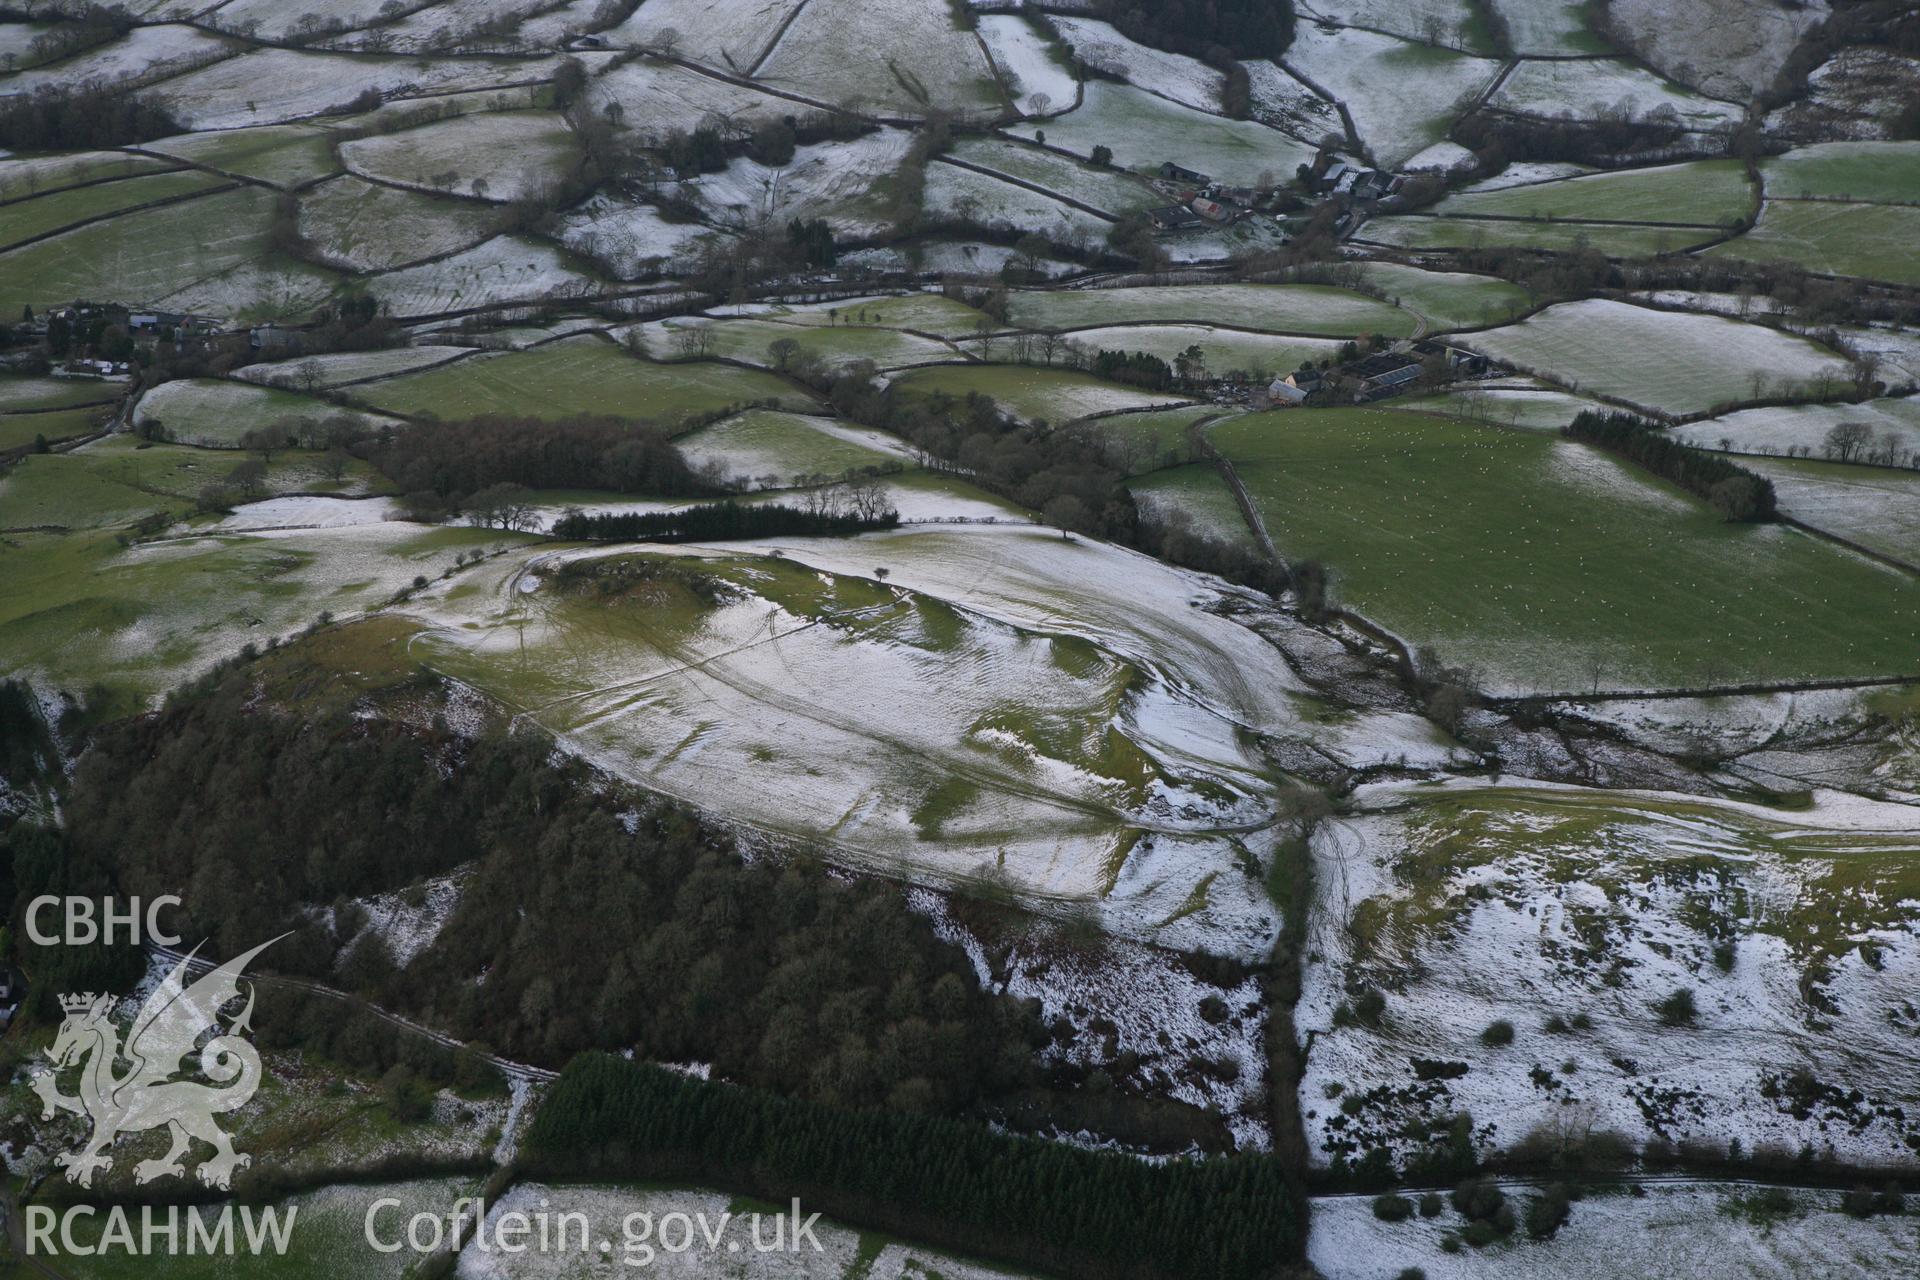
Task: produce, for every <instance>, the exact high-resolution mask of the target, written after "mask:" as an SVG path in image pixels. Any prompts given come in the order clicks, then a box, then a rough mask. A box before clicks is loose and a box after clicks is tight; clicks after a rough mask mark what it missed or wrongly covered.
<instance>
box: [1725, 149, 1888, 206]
mask: <svg viewBox="0 0 1920 1280" xmlns="http://www.w3.org/2000/svg"><path fill="white" fill-rule="evenodd" d="M1760 175H1761V177H1762V179H1763V180H1764V181H1765V183H1766V188H1767V194H1768V195H1769V196H1827V197H1831V198H1838V199H1844V200H1870V201H1875V202H1878V203H1882V204H1920V142H1822V143H1818V144H1816V145H1814V146H1811V147H1796V148H1794V149H1793V150H1792V151H1789V152H1787V154H1785V155H1783V156H1768V157H1767V158H1766V159H1764V160H1762V161H1761V162H1760Z"/></svg>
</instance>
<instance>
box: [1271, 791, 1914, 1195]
mask: <svg viewBox="0 0 1920 1280" xmlns="http://www.w3.org/2000/svg"><path fill="white" fill-rule="evenodd" d="M1916 844H1920V809H1914V808H1909V807H1906V806H1901V805H1892V804H1878V803H1875V802H1872V801H1865V800H1861V799H1859V798H1857V797H1840V796H1835V795H1833V794H1831V793H1826V794H1823V795H1817V796H1816V797H1815V804H1814V806H1813V808H1811V809H1809V810H1807V811H1805V812H1782V811H1777V810H1772V809H1766V808H1762V807H1761V806H1758V805H1740V804H1723V803H1715V802H1711V801H1702V800H1697V799H1692V798H1686V797H1678V796H1668V795H1663V794H1661V793H1650V792H1601V791H1592V790H1587V789H1583V788H1576V787H1559V786H1547V785H1540V784H1535V785H1531V786H1512V785H1509V786H1506V787H1484V788H1478V789H1476V788H1474V787H1472V786H1469V785H1466V784H1462V785H1458V786H1449V787H1443V788H1438V789H1426V788H1421V787H1417V786H1400V785H1396V786H1387V785H1377V786H1369V787H1363V788H1361V789H1360V791H1359V792H1358V793H1357V794H1356V796H1355V798H1354V804H1353V811H1352V815H1351V816H1349V817H1344V818H1339V819H1334V820H1331V821H1329V822H1327V823H1325V824H1323V825H1322V826H1321V828H1320V829H1319V830H1318V831H1317V832H1316V834H1315V836H1314V840H1313V846H1312V849H1313V856H1314V860H1315V863H1316V871H1315V883H1316V892H1317V899H1316V902H1315V905H1314V908H1313V918H1312V921H1311V924H1310V928H1309V934H1310V943H1309V950H1310V952H1311V953H1312V954H1313V955H1314V956H1315V957H1316V958H1315V959H1314V960H1313V961H1312V962H1311V963H1310V964H1309V966H1308V969H1307V974H1306V978H1305V982H1304V987H1303V994H1302V998H1301V1001H1300V1004H1299V1006H1298V1007H1297V1009H1296V1015H1295V1016H1296V1024H1297V1026H1298V1028H1299V1030H1300V1034H1301V1035H1302V1036H1303V1037H1310V1038H1311V1043H1312V1049H1311V1054H1310V1056H1309V1060H1308V1068H1307V1072H1306V1076H1305V1079H1304V1080H1303V1082H1302V1091H1301V1100H1302V1107H1303V1110H1304V1112H1305V1119H1306V1124H1307V1131H1308V1135H1309V1145H1310V1149H1311V1151H1312V1156H1313V1159H1314V1160H1315V1161H1316V1162H1317V1163H1322V1164H1324V1163H1328V1162H1330V1161H1331V1160H1333V1159H1334V1158H1335V1157H1337V1156H1345V1157H1347V1158H1354V1157H1356V1156H1357V1155H1358V1154H1359V1153H1361V1152H1363V1151H1365V1150H1367V1149H1369V1148H1373V1147H1385V1148H1387V1149H1388V1150H1390V1151H1391V1152H1392V1153H1393V1154H1394V1155H1395V1157H1396V1158H1397V1159H1404V1158H1405V1157H1406V1156H1408V1155H1409V1154H1411V1153H1412V1152H1414V1151H1416V1150H1418V1149H1420V1148H1421V1147H1422V1146H1423V1145H1424V1142H1425V1136H1424V1135H1426V1134H1427V1133H1430V1132H1436V1131H1444V1128H1445V1125H1446V1124H1447V1123H1448V1121H1449V1120H1450V1119H1451V1117H1452V1116H1453V1115H1455V1114H1457V1113H1459V1112H1461V1111H1466V1112H1470V1113H1471V1114H1472V1116H1473V1119H1474V1123H1475V1126H1476V1128H1475V1141H1476V1144H1477V1145H1480V1146H1482V1147H1485V1148H1500V1149H1505V1148H1510V1147H1512V1146H1513V1145H1514V1144H1515V1143H1517V1142H1520V1141H1522V1140H1523V1139H1525V1138H1527V1137H1528V1136H1529V1135H1532V1134H1551V1133H1555V1132H1558V1130H1559V1128H1560V1127H1561V1126H1565V1125H1567V1124H1569V1123H1572V1124H1574V1125H1576V1126H1577V1127H1578V1128H1581V1129H1587V1128H1590V1129H1592V1130H1595V1131H1612V1132H1615V1133H1618V1134H1620V1135H1622V1136H1623V1137H1625V1138H1626V1139H1628V1140H1629V1141H1632V1142H1636V1143H1639V1142H1645V1141H1648V1140H1651V1139H1654V1138H1663V1139H1666V1140H1670V1141H1675V1142H1679V1141H1695V1142H1705V1143H1708V1144H1710V1145H1714V1146H1716V1147H1717V1148H1718V1149H1720V1150H1725V1148H1726V1144H1727V1143H1728V1142H1729V1141H1730V1140H1732V1139H1736V1138H1737V1139H1739V1140H1740V1142H1741V1143H1742V1145H1743V1147H1744V1149H1745V1150H1747V1151H1750V1152H1751V1151H1755V1150H1758V1149H1760V1148H1762V1147H1766V1148H1768V1149H1770V1150H1781V1149H1784V1151H1786V1152H1788V1153H1792V1152H1795V1151H1798V1150H1799V1149H1800V1148H1801V1147H1802V1146H1803V1145H1805V1146H1810V1147H1811V1148H1812V1149H1813V1150H1814V1151H1815V1152H1816V1153H1819V1152H1822V1151H1825V1150H1832V1151H1833V1152H1834V1153H1835V1154H1837V1155H1838V1156H1839V1157H1840V1158H1841V1159H1843V1160H1851V1161H1857V1162H1860V1163H1868V1164H1871V1163H1892V1162H1899V1161H1906V1160H1911V1158H1912V1155H1913V1152H1914V1151H1915V1150H1920V1123H1916V1122H1915V1121H1914V1120H1912V1119H1909V1118H1908V1117H1909V1116H1910V1115H1912V1113H1913V1108H1914V1102H1915V1100H1916V1098H1920V1060H1916V1058H1915V1057H1914V1055H1913V1053H1912V1044H1913V1041H1914V1038H1915V1036H1916V1035H1920V1014H1917V1013H1916V1012H1915V1010H1914V1006H1913V1004H1912V1003H1911V998H1910V994H1909V989H1908V984H1910V983H1911V982H1912V981H1913V980H1914V977H1915V976H1916V975H1920V899H1916V898H1914V897H1913V896H1912V895H1911V893H1910V891H1909V890H1906V889H1903V888H1902V887H1901V885H1900V883H1899V880H1898V872H1897V871H1895V870H1894V868H1897V867H1898V866H1900V865H1903V863H1904V862H1907V861H1910V860H1911V859H1912V857H1913V850H1914V848H1915V846H1916ZM1860 859H1877V860H1883V861H1881V862H1877V863H1871V864H1869V865H1884V866H1886V867H1887V868H1888V871H1887V872H1885V873H1883V875H1884V876H1886V877H1887V878H1885V879H1876V878H1874V877H1873V876H1868V877H1866V878H1865V879H1864V881H1862V880H1861V879H1860V878H1858V877H1857V876H1856V875H1855V874H1854V873H1852V872H1850V871H1849V870H1848V867H1849V865H1850V864H1851V863H1853V862H1854V861H1856V860H1860ZM1850 884H1854V885H1858V888H1851V889H1850V888H1847V887H1844V886H1847V885H1850ZM1369 987H1371V988H1375V989H1378V990H1380V991H1382V992H1384V994H1385V1008H1384V1011H1383V1012H1382V1013H1381V1015H1380V1016H1379V1018H1378V1020H1377V1022H1375V1023H1372V1024H1369V1023H1368V1022H1367V1021H1366V1020H1365V1019H1364V1018H1362V1017H1358V1016H1354V1015H1352V1014H1350V1013H1349V1014H1342V1013H1341V1012H1340V1010H1341V1009H1342V1008H1343V1007H1345V1008H1349V1009H1350V1008H1351V1007H1353V1002H1354V1001H1356V999H1357V995H1358V993H1359V992H1360V991H1362V990H1363V989H1366V988H1369ZM1682 989H1686V990H1689V991H1691V992H1692V993H1693V999H1694V1003H1695V1008H1696V1010H1697V1012H1696V1013H1695V1014H1694V1015H1693V1017H1691V1018H1682V1019H1667V1018H1664V1017H1663V1015H1662V1014H1661V1013H1660V1012H1659V1011H1658V1009H1657V1006H1658V1005H1660V1004H1661V1002H1663V1001H1665V1000H1666V999H1667V998H1668V997H1670V996H1672V995H1673V993H1674V992H1676V991H1678V990H1682ZM1496 1020H1506V1021H1508V1022H1510V1023H1511V1024H1512V1026H1513V1028H1514V1033H1515V1034H1514V1038H1513V1041H1512V1043H1510V1044H1507V1045H1499V1044H1489V1043H1487V1042H1485V1041H1484V1040H1483V1039H1482V1034H1481V1033H1482V1032H1483V1031H1484V1030H1485V1029H1486V1028H1487V1027H1489V1026H1490V1025H1492V1024H1493V1023H1494V1022H1495V1021H1496ZM1554 1020H1558V1021H1554ZM1856 1090H1857V1091H1858V1092H1854V1091H1856ZM1428 1126H1433V1128H1431V1129H1430V1128H1429V1127H1428ZM1416 1135H1417V1136H1416Z"/></svg>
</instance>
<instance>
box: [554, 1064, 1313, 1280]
mask: <svg viewBox="0 0 1920 1280" xmlns="http://www.w3.org/2000/svg"><path fill="white" fill-rule="evenodd" d="M522 1159H523V1161H524V1163H525V1166H526V1168H527V1169H528V1170H529V1172H531V1173H532V1174H534V1175H535V1176H538V1177H594V1178H606V1177H620V1178H634V1177H639V1178H645V1179H648V1180H656V1179H670V1180H676V1181H678V1180H682V1179H694V1180H699V1181H703V1182H717V1183H719V1184H720V1185H722V1186H725V1187H727V1188H728V1189H730V1190H736V1191H742V1192H745V1193H747V1194H751V1195H757V1196H761V1197H763V1198H766V1199H770V1200H782V1201H783V1200H785V1199H786V1198H787V1197H789V1196H798V1197H799V1199H800V1201H801V1203H802V1204H803V1205H805V1206H806V1207H807V1209H808V1210H818V1211H821V1212H825V1213H830V1214H834V1215H836V1216H839V1217H844V1218H846V1219H849V1220H851V1221H853V1222H856V1223H859V1224H860V1225H862V1226H865V1227H873V1228H877V1229H879V1230H884V1231H891V1232H896V1233H899V1234H902V1235H907V1236H911V1237H913V1238H915V1239H918V1240H923V1241H926V1242H928V1243H929V1244H933V1245H938V1246H944V1247H947V1248H952V1249H959V1250H962V1251H965V1252H967V1253H973V1254H981V1253H984V1254H988V1255H990V1256H993V1257H996V1258H1000V1259H1004V1260H1007V1261H1010V1262H1013V1263H1016V1264H1018V1265H1022V1266H1031V1267H1036V1268H1041V1269H1044V1270H1047V1271H1051V1272H1054V1273H1056V1274H1059V1275H1062V1276H1069V1277H1075V1278H1076V1280H1077V1278H1079V1277H1087V1278H1088V1280H1094V1278H1097V1280H1157V1278H1158V1277H1174V1276H1180V1277H1186V1276H1192V1277H1206V1278H1207V1280H1252V1278H1254V1277H1267V1276H1274V1275H1277V1274H1279V1273H1280V1272H1281V1271H1282V1269H1283V1268H1284V1267H1285V1266H1286V1265H1287V1264H1289V1263H1292V1262H1295V1261H1297V1260H1298V1259H1299V1257H1300V1254H1301V1250H1302V1244H1303V1232H1302V1230H1301V1224H1302V1220H1303V1213H1302V1201H1301V1198H1300V1197H1299V1195H1298V1193H1297V1189H1296V1186H1295V1182H1294V1179H1293V1177H1292V1175H1291V1172H1290V1171H1289V1170H1288V1168H1287V1166H1286V1165H1285V1164H1284V1163H1283V1162H1282V1161H1280V1160H1278V1159H1276V1158H1274V1157H1272V1156H1263V1155H1255V1156H1234V1157H1229V1158H1217V1159H1207V1160H1185V1159H1176V1160H1171V1161H1168V1162H1166V1163H1164V1164H1150V1163H1147V1162H1145V1161H1142V1160H1139V1159H1137V1158H1135V1157H1133V1156H1129V1155H1125V1154H1122V1153H1119V1152H1109V1151H1088V1150H1084V1149H1082V1148H1079V1147H1074V1146H1070V1145H1067V1144H1065V1143H1058V1142H1047V1141H1041V1140H1038V1139H1033V1138H1022V1137H1015V1136H1012V1135H1009V1134H1005V1133H997V1132H994V1131H993V1130H990V1129H987V1128H985V1127H983V1126H981V1125H977V1124H965V1123H960V1122H957V1121H953V1120H947V1119H943V1118H940V1117H933V1116H916V1115H906V1114H901V1113H899V1112H883V1111H873V1110H863V1109H851V1108H845V1107H840V1106H833V1105H827V1104H822V1103H817V1102H808V1101H801V1100H795V1099H789V1098H779V1097H774V1096H771V1095H768V1094H764V1093H753V1092H750V1091H747V1090H744V1089H738V1088H734V1087H731V1086H728V1085H721V1084H711V1083H708V1082H706V1081H703V1080H691V1079H687V1078H685V1077H682V1076H679V1075H676V1074H674V1073H671V1072H667V1071H663V1070H661V1069H660V1068H657V1067H651V1066H646V1065H642V1064H638V1063H634V1062H629V1061H626V1060H624V1059H621V1058H616V1057H612V1056H610V1055H607V1054H590V1055H585V1056H583V1057H580V1058H577V1059H575V1060H574V1061H573V1062H572V1063H570V1064H568V1067H567V1069H566V1071H565V1072H564V1073H562V1075H561V1077H560V1080H559V1082H558V1083H556V1084H555V1085H554V1087H553V1090H552V1092H551V1093H549V1094H548V1096H547V1098H546V1100H545V1101H544V1102H543V1103H542V1104H541V1107H540V1111H539V1113H538V1114H537V1115H536V1116H535V1118H534V1121H533V1124H532V1125H531V1126H530V1127H529V1129H528V1131H527V1138H526V1143H525V1146H524V1148H523V1151H522Z"/></svg>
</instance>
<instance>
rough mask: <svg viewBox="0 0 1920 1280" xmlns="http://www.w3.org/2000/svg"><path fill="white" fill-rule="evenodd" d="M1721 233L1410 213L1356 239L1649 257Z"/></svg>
mask: <svg viewBox="0 0 1920 1280" xmlns="http://www.w3.org/2000/svg"><path fill="white" fill-rule="evenodd" d="M1719 234H1720V233H1719V232H1718V231H1714V230H1710V229H1706V228H1702V229H1699V230H1688V229H1686V228H1684V227H1642V226H1621V225H1616V224H1613V223H1602V222H1528V221H1524V220H1520V219H1510V220H1506V221H1500V220H1495V219H1491V218H1435V217H1427V216H1423V215H1409V216H1406V217H1398V218H1376V219H1374V220H1373V221H1371V222H1368V223H1367V224H1366V225H1365V226H1363V227H1361V228H1360V230H1359V232H1358V233H1357V234H1356V236H1355V239H1358V240H1368V241H1372V242H1373V243H1375V244H1386V245H1394V246H1396V247H1399V248H1403V249H1489V248H1501V247H1508V248H1515V249H1544V250H1548V251H1550V252H1554V253H1571V252H1574V251H1576V250H1580V249H1597V250H1599V251H1600V252H1601V253H1604V254H1605V255H1607V256H1608V257H1609V258H1645V257H1651V256H1653V255H1655V254H1662V253H1678V252H1679V251H1680V250H1682V249H1686V248H1690V247H1692V246H1694V245H1697V244H1703V243H1705V242H1706V241H1708V240H1712V239H1713V238H1715V237H1716V236H1718V235H1719Z"/></svg>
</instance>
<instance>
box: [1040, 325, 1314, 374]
mask: <svg viewBox="0 0 1920 1280" xmlns="http://www.w3.org/2000/svg"><path fill="white" fill-rule="evenodd" d="M1073 338H1074V341H1075V342H1082V343H1085V344H1086V345H1087V346H1089V347H1094V348H1098V349H1101V350H1108V349H1111V350H1114V351H1145V352H1148V353H1150V354H1152V355H1156V356H1159V357H1160V358H1161V359H1162V360H1165V361H1166V362H1167V363H1168V364H1172V363H1173V360H1174V357H1176V356H1178V355H1179V354H1180V353H1181V352H1183V351H1185V350H1187V348H1189V347H1196V346H1197V347H1199V348H1200V353H1201V355H1202V356H1203V357H1204V358H1205V360H1206V365H1207V369H1208V371H1209V372H1211V373H1214V374H1216V375H1218V374H1224V373H1228V372H1231V371H1233V370H1236V369H1238V370H1244V371H1246V372H1249V373H1255V372H1258V373H1265V374H1267V375H1269V376H1274V375H1284V374H1288V373H1291V372H1293V371H1294V370H1295V369H1298V368H1299V367H1300V364H1301V362H1302V361H1305V360H1312V361H1314V362H1315V363H1318V362H1319V361H1321V360H1328V359H1334V358H1337V357H1338V355H1339V353H1340V347H1341V340H1340V339H1338V338H1289V337H1281V336H1278V335H1275V334H1266V333H1241V332H1239V331H1237V330H1233V329H1215V328H1211V327H1210V326H1207V325H1201V324H1129V325H1114V326H1112V327H1109V328H1104V329H1082V330H1079V331H1078V332H1076V333H1075V334H1074V335H1073Z"/></svg>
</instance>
